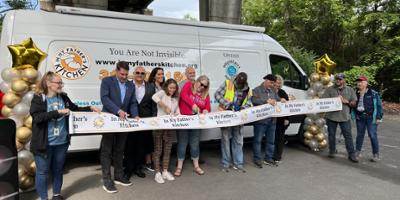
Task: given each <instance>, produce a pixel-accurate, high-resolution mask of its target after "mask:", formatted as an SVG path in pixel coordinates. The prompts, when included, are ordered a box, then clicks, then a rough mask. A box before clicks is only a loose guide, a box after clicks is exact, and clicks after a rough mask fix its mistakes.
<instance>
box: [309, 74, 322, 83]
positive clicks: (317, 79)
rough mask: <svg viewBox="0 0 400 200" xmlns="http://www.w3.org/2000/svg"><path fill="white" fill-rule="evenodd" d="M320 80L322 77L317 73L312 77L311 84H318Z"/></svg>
mask: <svg viewBox="0 0 400 200" xmlns="http://www.w3.org/2000/svg"><path fill="white" fill-rule="evenodd" d="M319 79H320V77H319V74H317V73H312V74H311V75H310V80H311V82H317V81H319Z"/></svg>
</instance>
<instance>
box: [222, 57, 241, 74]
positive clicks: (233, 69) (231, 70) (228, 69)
mask: <svg viewBox="0 0 400 200" xmlns="http://www.w3.org/2000/svg"><path fill="white" fill-rule="evenodd" d="M224 68H225V74H226V76H227V77H228V78H233V77H235V76H236V75H237V74H238V71H239V68H240V66H239V64H238V63H237V62H236V61H234V60H229V61H227V62H226V63H225V64H224Z"/></svg>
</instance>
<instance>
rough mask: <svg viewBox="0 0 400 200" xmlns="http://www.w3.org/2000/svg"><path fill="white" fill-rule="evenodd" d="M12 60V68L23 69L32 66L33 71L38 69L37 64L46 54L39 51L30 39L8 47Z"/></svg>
mask: <svg viewBox="0 0 400 200" xmlns="http://www.w3.org/2000/svg"><path fill="white" fill-rule="evenodd" d="M8 50H9V51H10V53H11V56H12V60H13V65H12V67H13V68H17V69H23V68H24V67H22V66H24V65H26V64H29V65H32V67H33V68H34V69H36V70H37V69H38V67H39V63H40V62H41V61H43V60H44V59H45V58H46V56H47V54H46V53H44V52H43V51H42V50H40V49H39V48H38V47H37V46H36V45H35V43H34V42H33V40H32V38H29V39H27V40H24V41H22V42H21V44H15V45H8Z"/></svg>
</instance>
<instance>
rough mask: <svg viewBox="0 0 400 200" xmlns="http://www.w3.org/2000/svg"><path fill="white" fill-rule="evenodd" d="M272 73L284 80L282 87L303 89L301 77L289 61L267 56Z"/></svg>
mask: <svg viewBox="0 0 400 200" xmlns="http://www.w3.org/2000/svg"><path fill="white" fill-rule="evenodd" d="M269 60H270V64H271V69H272V73H273V74H275V75H281V76H282V77H283V79H284V85H285V86H288V87H292V88H296V89H305V87H306V86H305V84H304V83H303V82H304V81H302V79H303V75H302V73H301V72H300V70H299V69H298V68H297V67H296V65H295V64H294V63H293V62H292V61H291V60H290V59H289V58H286V57H283V56H278V55H270V56H269Z"/></svg>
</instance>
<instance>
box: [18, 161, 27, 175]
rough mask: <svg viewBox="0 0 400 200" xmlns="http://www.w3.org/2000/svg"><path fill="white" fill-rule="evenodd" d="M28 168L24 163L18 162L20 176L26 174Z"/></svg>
mask: <svg viewBox="0 0 400 200" xmlns="http://www.w3.org/2000/svg"><path fill="white" fill-rule="evenodd" d="M26 174H27V170H26V168H25V166H24V165H23V164H18V177H20V178H21V177H23V176H26Z"/></svg>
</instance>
